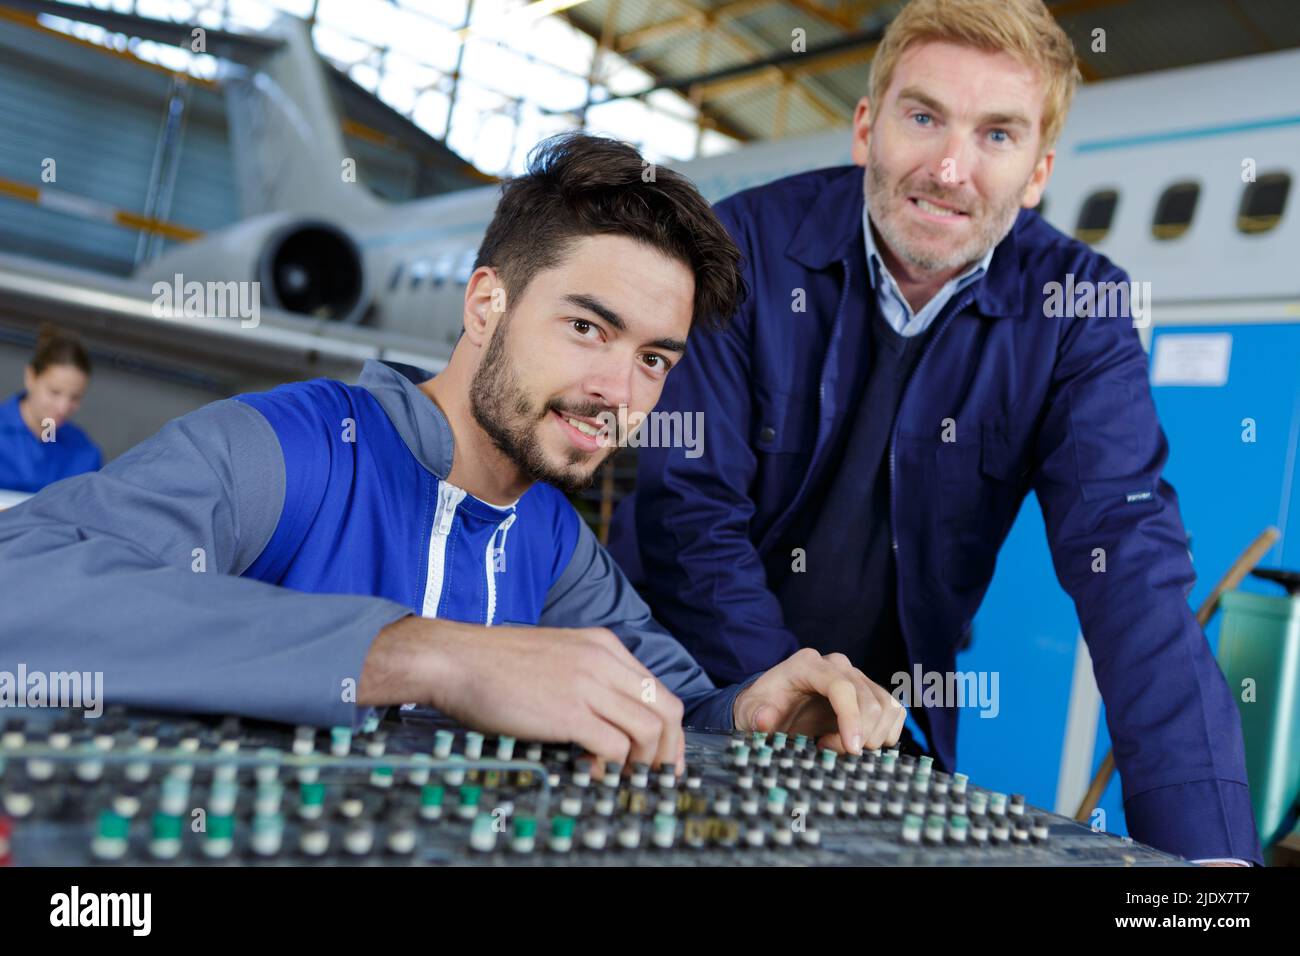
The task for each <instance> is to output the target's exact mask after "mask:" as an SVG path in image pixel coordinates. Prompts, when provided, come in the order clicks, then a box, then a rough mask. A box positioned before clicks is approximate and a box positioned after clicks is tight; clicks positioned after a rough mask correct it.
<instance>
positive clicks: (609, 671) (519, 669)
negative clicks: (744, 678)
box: [357, 616, 686, 773]
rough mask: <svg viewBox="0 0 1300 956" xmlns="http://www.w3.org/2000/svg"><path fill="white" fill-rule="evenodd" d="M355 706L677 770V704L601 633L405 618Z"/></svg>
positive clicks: (681, 757)
mask: <svg viewBox="0 0 1300 956" xmlns="http://www.w3.org/2000/svg"><path fill="white" fill-rule="evenodd" d="M357 702H358V703H359V704H361V705H363V706H383V705H387V704H400V703H405V702H418V703H422V704H427V705H429V706H432V707H436V708H437V709H438V710H440V711H442V712H443V713H444V714H447V715H448V716H449V717H454V718H455V719H456V720H458V721H460V722H461V723H463V724H465V725H467V726H470V727H474V728H476V729H478V730H482V731H486V732H489V733H500V734H509V735H511V736H515V737H526V738H528V739H531V740H544V741H572V742H574V743H576V744H578V745H580V746H582V747H585V748H586V749H587V750H589V751H590V752H591V753H593V754H595V755H596V756H597V757H598V758H600V759H601V760H612V761H616V762H618V763H621V764H624V765H627V764H630V763H635V762H638V761H644V762H645V763H648V764H650V765H652V766H657V765H659V764H661V763H665V762H666V763H668V764H671V765H675V766H676V767H677V770H678V772H679V773H681V772H684V770H685V751H686V738H685V736H684V734H683V733H682V702H681V701H680V700H679V699H678V698H677V697H676V696H675V695H674V694H673V693H671V692H670V691H669V690H668V689H667V688H665V687H664V686H663V684H662V683H660V682H659V680H658V679H657V678H655V676H654V675H653V674H651V673H650V671H649V670H647V669H646V668H645V666H644V665H642V663H641V662H640V661H638V660H637V659H636V658H635V657H633V656H632V653H631V652H630V651H629V650H628V649H627V648H626V647H624V646H623V642H622V641H620V640H619V639H618V638H617V637H616V636H614V634H613V633H612V632H611V631H608V630H605V629H604V628H544V627H538V628H530V627H481V626H477V625H473V624H461V623H458V622H455V621H442V620H437V619H434V618H422V617H414V616H411V617H405V618H402V619H401V620H400V621H395V622H394V623H392V624H390V625H388V626H387V627H385V628H384V629H383V630H382V631H381V632H380V633H379V636H378V637H377V638H375V642H374V643H373V644H372V645H371V647H370V652H369V654H368V655H367V656H366V663H365V667H364V669H363V670H362V674H361V682H360V685H359V686H358V691H357Z"/></svg>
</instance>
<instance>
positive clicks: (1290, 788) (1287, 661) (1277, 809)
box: [1218, 575, 1300, 857]
mask: <svg viewBox="0 0 1300 956" xmlns="http://www.w3.org/2000/svg"><path fill="white" fill-rule="evenodd" d="M1260 576H1261V577H1263V576H1265V575H1260ZM1268 576H1269V577H1272V575H1268ZM1222 608H1223V622H1222V627H1221V628H1220V631H1219V653H1218V659H1219V666H1220V667H1221V668H1222V669H1223V674H1224V676H1225V677H1226V678H1227V680H1228V687H1229V689H1230V690H1231V691H1232V692H1233V695H1234V696H1235V697H1236V700H1237V710H1238V711H1239V712H1240V713H1241V733H1242V737H1243V739H1244V741H1245V747H1246V774H1247V776H1248V778H1249V782H1250V793H1251V802H1252V804H1253V806H1254V810H1255V823H1256V826H1258V827H1259V838H1260V843H1261V845H1262V846H1263V847H1264V852H1265V857H1267V856H1268V855H1269V853H1268V848H1269V847H1271V846H1272V845H1273V844H1274V843H1275V842H1276V841H1277V840H1279V839H1281V838H1282V837H1283V836H1285V835H1286V832H1285V830H1286V829H1287V828H1286V827H1285V823H1286V822H1287V819H1288V816H1289V815H1290V813H1291V811H1292V809H1293V808H1294V807H1295V805H1296V801H1297V799H1298V798H1300V595H1295V594H1292V595H1289V596H1287V597H1272V596H1269V595H1263V594H1252V593H1249V592H1246V591H1231V592H1229V593H1227V594H1225V595H1224V596H1223V599H1222ZM1252 686H1253V698H1254V699H1253V700H1252V699H1251V690H1252Z"/></svg>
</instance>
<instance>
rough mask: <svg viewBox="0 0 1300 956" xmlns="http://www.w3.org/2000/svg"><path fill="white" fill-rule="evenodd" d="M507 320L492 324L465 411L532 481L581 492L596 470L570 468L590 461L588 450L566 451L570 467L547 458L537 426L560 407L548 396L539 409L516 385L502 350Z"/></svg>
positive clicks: (571, 410) (505, 317)
mask: <svg viewBox="0 0 1300 956" xmlns="http://www.w3.org/2000/svg"><path fill="white" fill-rule="evenodd" d="M509 320H510V317H509V315H503V316H501V321H500V322H498V323H497V327H496V329H495V330H494V331H493V333H492V338H491V340H489V342H488V344H487V348H486V349H485V350H484V352H483V359H482V361H480V362H479V366H478V368H477V369H476V370H475V372H474V378H473V380H472V381H471V382H470V386H469V407H470V412H471V413H472V414H473V415H474V420H475V421H476V422H478V424H479V427H480V428H482V429H483V431H485V432H486V433H487V436H488V437H489V438H490V439H492V444H493V445H495V446H496V448H497V450H498V451H500V452H501V454H503V455H505V456H506V457H507V458H509V459H510V461H511V462H513V463H514V465H515V467H517V468H518V469H519V470H520V471H522V472H523V473H524V474H526V475H527V476H528V477H529V478H530V479H531V480H532V481H544V482H546V483H547V484H550V485H555V486H556V487H557V488H559V489H560V490H561V491H564V492H567V493H569V494H574V493H576V492H579V491H584V490H585V489H587V488H590V487H591V485H592V483H593V482H594V481H595V480H596V472H597V471H598V470H599V469H597V468H592V469H591V470H590V471H589V472H586V473H583V472H581V471H575V470H573V468H572V466H577V465H580V464H582V463H583V462H587V461H590V460H591V456H590V455H585V454H583V453H582V452H581V451H579V450H578V449H576V448H575V449H572V450H571V451H570V452H569V455H568V459H569V461H568V464H569V465H570V466H571V467H570V468H556V467H555V466H553V465H552V464H551V463H550V462H549V461H547V459H546V453H545V452H544V451H543V450H542V445H541V442H540V441H539V440H538V436H537V430H538V428H539V426H540V424H541V422H542V421H543V420H544V419H545V418H546V417H547V416H548V415H550V413H551V412H552V411H553V410H558V408H559V406H557V405H556V404H555V403H554V402H553V401H552V402H548V403H547V404H546V407H545V408H543V409H542V410H541V411H540V413H539V412H538V411H537V410H536V409H535V408H534V406H533V403H532V401H531V400H530V399H529V397H528V394H527V393H526V392H525V391H524V390H523V388H522V386H520V384H519V376H518V375H517V374H516V372H515V368H514V366H513V365H512V364H511V362H510V357H509V355H508V354H507V351H506V330H507V328H508V327H509V324H510V321H509ZM566 410H567V411H568V412H569V413H570V414H574V415H583V416H594V415H597V414H599V413H600V412H601V411H604V410H605V409H604V408H603V407H602V408H597V409H595V410H594V411H588V410H585V409H577V408H566Z"/></svg>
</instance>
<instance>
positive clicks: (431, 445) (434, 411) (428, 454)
mask: <svg viewBox="0 0 1300 956" xmlns="http://www.w3.org/2000/svg"><path fill="white" fill-rule="evenodd" d="M431 378H433V373H432V372H429V371H426V370H425V369H422V368H417V367H416V366H414V365H403V364H402V363H400V362H384V361H380V360H378V359H367V360H366V364H365V365H363V366H362V368H361V376H360V377H359V378H358V379H357V384H358V385H360V386H361V387H362V388H364V389H366V390H367V391H368V392H370V394H372V395H374V396H375V400H376V401H378V402H379V404H380V405H381V406H383V409H384V411H385V412H386V413H387V414H388V417H389V418H390V419H392V422H393V425H394V426H395V427H396V428H397V432H398V434H399V435H401V436H402V441H404V442H406V447H407V448H409V449H411V454H412V455H414V456H415V458H416V460H417V461H419V462H420V464H422V465H424V467H425V468H427V469H429V471H431V472H433V473H434V474H435V475H437V476H438V478H439V479H441V480H444V481H445V480H446V478H447V476H448V475H450V474H451V458H452V452H453V445H454V442H453V439H452V435H451V424H450V423H449V422H448V421H447V416H446V415H444V414H443V413H442V409H441V408H439V407H438V405H437V403H436V402H434V401H433V399H431V398H429V396H428V395H426V394H424V392H422V391H420V389H419V386H420V384H421V383H423V382H427V381H428V380H429V379H431Z"/></svg>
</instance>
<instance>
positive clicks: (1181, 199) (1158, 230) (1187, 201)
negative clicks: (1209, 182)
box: [1151, 183, 1201, 239]
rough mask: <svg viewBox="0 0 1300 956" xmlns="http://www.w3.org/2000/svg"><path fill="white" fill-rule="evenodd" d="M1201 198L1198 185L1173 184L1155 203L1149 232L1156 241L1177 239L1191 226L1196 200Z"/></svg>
mask: <svg viewBox="0 0 1300 956" xmlns="http://www.w3.org/2000/svg"><path fill="white" fill-rule="evenodd" d="M1200 196H1201V186H1200V183H1174V184H1173V185H1172V186H1170V187H1169V188H1168V189H1166V190H1165V191H1164V192H1163V193H1162V194H1161V196H1160V201H1159V202H1157V203H1156V216H1155V220H1154V221H1153V222H1152V223H1151V232H1152V234H1153V235H1154V236H1155V237H1156V238H1157V239H1177V238H1178V237H1179V236H1181V235H1182V234H1183V233H1185V232H1186V231H1187V230H1188V229H1190V228H1191V225H1192V216H1193V215H1194V214H1195V212H1196V200H1197V199H1199V198H1200Z"/></svg>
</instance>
